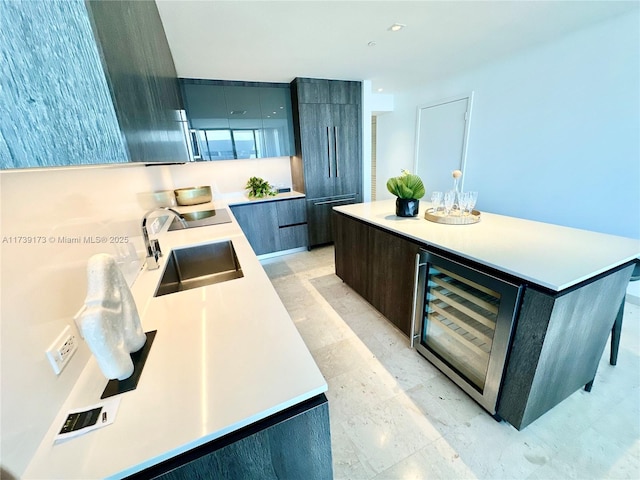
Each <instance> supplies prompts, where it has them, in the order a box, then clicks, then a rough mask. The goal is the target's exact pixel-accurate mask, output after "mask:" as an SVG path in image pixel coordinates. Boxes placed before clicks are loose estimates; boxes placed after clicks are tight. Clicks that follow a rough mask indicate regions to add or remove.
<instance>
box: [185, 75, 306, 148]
mask: <svg viewBox="0 0 640 480" xmlns="http://www.w3.org/2000/svg"><path fill="white" fill-rule="evenodd" d="M181 85H182V89H183V94H184V95H183V96H184V102H185V109H186V113H187V118H188V120H189V125H190V127H191V128H192V129H193V130H194V132H193V133H192V136H193V138H194V139H195V141H196V142H195V143H196V145H195V146H194V150H197V151H198V152H199V154H200V156H201V158H202V159H203V160H230V159H235V158H239V159H242V158H266V157H279V156H289V155H294V154H295V148H294V146H293V119H292V116H293V115H292V111H291V89H290V87H289V85H287V84H282V83H273V84H272V83H262V82H260V83H254V82H235V81H226V80H201V79H191V78H183V79H181Z"/></svg>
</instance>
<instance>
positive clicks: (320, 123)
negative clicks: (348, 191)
mask: <svg viewBox="0 0 640 480" xmlns="http://www.w3.org/2000/svg"><path fill="white" fill-rule="evenodd" d="M332 123H333V115H332V109H331V105H329V104H326V103H318V104H301V105H300V140H301V146H302V158H303V161H304V185H305V193H306V195H307V197H308V198H319V197H326V196H331V195H333V194H334V178H335V167H334V166H333V165H332V164H333V145H332V143H333V142H332V139H333V130H332V128H331V125H332Z"/></svg>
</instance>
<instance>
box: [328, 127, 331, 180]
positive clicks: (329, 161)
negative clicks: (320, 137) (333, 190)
mask: <svg viewBox="0 0 640 480" xmlns="http://www.w3.org/2000/svg"><path fill="white" fill-rule="evenodd" d="M327 165H328V166H329V178H331V140H330V139H329V127H327Z"/></svg>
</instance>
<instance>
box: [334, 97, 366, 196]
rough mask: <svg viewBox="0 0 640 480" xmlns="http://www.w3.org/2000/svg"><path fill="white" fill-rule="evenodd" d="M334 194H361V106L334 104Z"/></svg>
mask: <svg viewBox="0 0 640 480" xmlns="http://www.w3.org/2000/svg"><path fill="white" fill-rule="evenodd" d="M332 113H333V127H332V128H333V132H332V133H333V136H334V162H335V177H334V188H333V194H334V195H342V194H351V193H354V194H360V190H361V185H362V162H361V157H362V155H361V147H360V138H361V134H360V106H359V105H352V104H344V105H333V106H332Z"/></svg>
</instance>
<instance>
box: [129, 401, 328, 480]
mask: <svg viewBox="0 0 640 480" xmlns="http://www.w3.org/2000/svg"><path fill="white" fill-rule="evenodd" d="M127 478H128V479H130V480H134V479H135V480H137V479H150V478H156V479H163V480H174V479H175V480H182V479H185V478H220V479H230V480H235V479H238V480H239V479H242V480H276V479H298V478H304V479H309V480H331V479H332V478H333V465H332V455H331V432H330V430H329V407H328V402H327V398H326V396H325V395H324V394H322V395H319V396H318V397H315V398H312V399H310V400H307V401H305V402H302V403H301V404H299V405H296V406H294V407H291V408H289V409H287V410H284V411H283V412H280V413H277V414H274V415H272V416H270V417H268V418H266V419H264V420H261V421H259V422H257V423H255V424H252V425H249V426H247V427H245V428H242V429H240V430H238V431H236V432H233V433H230V434H228V435H226V436H224V437H222V438H219V439H216V440H213V441H211V442H209V443H206V444H204V445H202V446H199V447H196V448H194V449H192V450H189V451H187V452H185V453H183V454H181V455H178V456H176V457H174V458H171V459H169V460H165V461H164V462H162V463H160V464H158V465H155V466H153V467H150V468H148V469H146V470H143V471H142V472H139V473H136V474H134V475H131V476H130V477H127Z"/></svg>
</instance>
